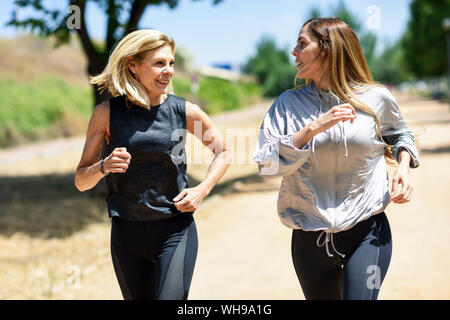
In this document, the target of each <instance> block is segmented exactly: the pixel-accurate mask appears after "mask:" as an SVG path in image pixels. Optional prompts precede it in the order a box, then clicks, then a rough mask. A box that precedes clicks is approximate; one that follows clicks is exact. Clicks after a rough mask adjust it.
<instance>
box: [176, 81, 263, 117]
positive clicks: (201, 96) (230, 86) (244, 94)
mask: <svg viewBox="0 0 450 320" xmlns="http://www.w3.org/2000/svg"><path fill="white" fill-rule="evenodd" d="M198 81H199V88H198V92H196V93H194V92H192V91H191V83H190V80H189V79H187V78H181V77H174V79H173V86H174V90H175V94H176V95H178V96H181V97H183V98H186V99H187V100H189V101H191V102H193V103H196V104H198V105H199V106H200V107H202V108H203V109H204V110H205V112H206V113H208V114H214V113H219V112H222V111H229V110H235V109H239V108H242V107H244V106H246V105H248V104H250V103H252V102H254V101H256V100H257V99H259V98H260V96H261V92H262V89H261V87H260V86H259V85H257V84H255V83H252V82H249V81H236V82H232V81H229V80H225V79H219V78H215V77H199V80H198Z"/></svg>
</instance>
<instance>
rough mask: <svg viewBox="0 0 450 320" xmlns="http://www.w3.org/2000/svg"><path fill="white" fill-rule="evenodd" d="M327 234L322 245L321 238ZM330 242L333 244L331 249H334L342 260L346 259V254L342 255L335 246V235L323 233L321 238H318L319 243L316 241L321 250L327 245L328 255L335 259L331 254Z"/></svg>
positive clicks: (320, 235)
mask: <svg viewBox="0 0 450 320" xmlns="http://www.w3.org/2000/svg"><path fill="white" fill-rule="evenodd" d="M324 234H325V239H324V241H323V242H322V243H320V238H322V236H323V235H324ZM328 242H331V247H332V248H333V250H334V252H336V253H337V254H338V255H339V256H341V258H345V254H343V253H340V252H339V251H337V249H336V248H335V246H334V237H333V233H328V232H325V231H322V232H321V233H320V234H319V236H318V237H317V241H316V245H317V246H318V247H319V248H321V247H323V246H324V245H325V250H326V251H327V255H328V257H329V258H332V257H334V256H333V254H331V253H330V250H329V249H328Z"/></svg>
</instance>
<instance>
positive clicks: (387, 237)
mask: <svg viewBox="0 0 450 320" xmlns="http://www.w3.org/2000/svg"><path fill="white" fill-rule="evenodd" d="M320 234H321V231H317V232H314V231H303V230H294V231H293V234H292V259H293V261H294V267H295V271H296V273H297V277H298V279H299V281H300V285H301V286H302V289H303V293H304V295H305V298H306V299H308V300H310V299H322V300H325V299H345V300H347V299H348V300H376V299H377V297H378V293H379V290H380V286H381V283H382V282H383V280H384V277H385V276H386V273H387V270H388V267H389V263H390V260H391V254H392V238H391V230H390V227H389V222H388V220H387V217H386V215H385V214H384V212H383V213H380V214H377V215H375V216H372V217H370V218H369V219H367V220H364V221H361V222H360V223H358V224H357V225H355V226H354V227H353V228H351V229H349V230H346V231H342V232H338V233H335V234H334V235H333V238H331V237H330V238H329V239H328V240H329V241H328V243H327V244H326V245H325V243H324V240H325V237H326V235H325V234H322V236H321V237H320V238H319V236H320ZM318 238H319V241H318ZM331 241H333V243H331ZM319 245H320V247H319ZM333 245H334V248H333ZM327 250H328V253H327ZM339 253H341V254H344V255H345V257H341V256H340V255H339ZM329 255H333V256H332V257H330V256H329Z"/></svg>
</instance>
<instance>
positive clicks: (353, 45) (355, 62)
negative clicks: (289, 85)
mask: <svg viewBox="0 0 450 320" xmlns="http://www.w3.org/2000/svg"><path fill="white" fill-rule="evenodd" d="M302 28H308V30H309V32H310V33H311V34H312V35H313V36H314V37H316V38H317V39H318V42H319V47H320V52H319V54H318V55H317V57H319V56H320V55H321V54H322V53H324V54H325V55H324V58H323V59H329V62H330V65H329V68H328V70H329V76H330V87H331V88H330V91H331V92H334V93H335V94H336V95H337V96H338V97H339V98H340V99H342V100H343V101H345V102H347V103H350V104H351V105H352V106H353V107H354V108H355V109H358V110H361V111H364V112H366V113H368V114H370V115H371V116H372V117H373V118H374V120H375V123H376V125H377V129H378V134H379V136H380V138H381V141H383V142H385V141H384V139H383V137H382V135H381V127H380V122H379V120H378V117H377V115H376V114H375V112H374V111H373V110H372V109H371V108H370V107H369V106H367V105H366V104H364V103H363V102H362V101H361V100H359V99H358V98H357V97H356V95H355V90H356V88H357V87H361V86H362V87H363V88H367V86H368V85H369V86H382V85H381V84H379V83H377V82H375V81H373V79H372V74H371V73H370V69H369V66H368V65H367V61H366V58H365V57H364V53H363V51H362V48H361V44H360V43H359V40H358V37H357V36H356V33H355V31H353V29H352V28H350V27H349V26H348V25H347V24H346V23H345V22H344V21H342V20H341V19H339V18H336V17H332V18H313V19H309V20H308V21H306V22H305V24H304V25H303V26H302ZM317 57H316V58H317ZM306 67H307V66H305V67H304V68H306ZM322 77H323V75H322ZM297 79H298V74H297V75H296V76H295V79H294V85H295V86H296V84H297ZM310 82H311V81H310V80H309V79H306V84H307V85H308V84H309V83H310ZM347 94H348V95H347ZM349 96H350V97H351V98H353V99H354V100H351V99H350V97H349ZM385 143H386V142H385ZM386 144H387V143H386ZM387 145H388V147H386V148H385V159H386V162H387V163H389V164H394V163H395V162H394V161H393V160H394V158H393V156H392V146H391V145H389V144H387Z"/></svg>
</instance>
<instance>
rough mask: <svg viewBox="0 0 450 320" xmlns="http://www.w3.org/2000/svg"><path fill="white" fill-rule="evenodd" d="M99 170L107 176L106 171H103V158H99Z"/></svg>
mask: <svg viewBox="0 0 450 320" xmlns="http://www.w3.org/2000/svg"><path fill="white" fill-rule="evenodd" d="M100 172H101V173H102V174H103V175H104V176H107V175H108V173H106V172H105V169H103V159H101V160H100Z"/></svg>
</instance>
